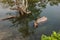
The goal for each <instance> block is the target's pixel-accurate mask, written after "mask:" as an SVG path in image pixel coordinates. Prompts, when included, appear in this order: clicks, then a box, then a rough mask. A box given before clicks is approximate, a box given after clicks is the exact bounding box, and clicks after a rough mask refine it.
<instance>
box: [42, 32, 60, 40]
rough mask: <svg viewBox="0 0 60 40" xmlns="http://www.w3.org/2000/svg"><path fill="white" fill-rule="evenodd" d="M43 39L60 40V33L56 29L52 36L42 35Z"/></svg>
mask: <svg viewBox="0 0 60 40" xmlns="http://www.w3.org/2000/svg"><path fill="white" fill-rule="evenodd" d="M41 40H60V33H56V32H55V31H54V32H53V33H52V34H51V36H46V35H42V37H41Z"/></svg>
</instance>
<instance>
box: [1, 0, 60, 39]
mask: <svg viewBox="0 0 60 40" xmlns="http://www.w3.org/2000/svg"><path fill="white" fill-rule="evenodd" d="M38 3H39V5H36V6H34V7H31V9H30V10H32V14H29V15H24V16H22V17H17V18H13V19H8V20H4V21H0V40H40V37H41V35H42V34H46V35H50V34H51V33H52V32H53V31H56V32H59V31H60V1H59V0H56V1H53V0H49V1H44V2H38ZM38 3H36V4H38ZM32 8H33V9H32ZM34 8H35V9H34ZM8 14H9V15H17V12H16V11H14V10H10V9H8V8H2V7H0V19H1V18H6V17H8V16H9V15H8ZM42 16H46V17H47V21H46V22H45V23H41V24H40V25H38V27H37V28H34V27H33V22H34V20H35V19H36V18H37V17H42Z"/></svg>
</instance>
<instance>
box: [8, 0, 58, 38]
mask: <svg viewBox="0 0 60 40" xmlns="http://www.w3.org/2000/svg"><path fill="white" fill-rule="evenodd" d="M48 2H50V4H52V5H55V4H58V2H57V1H56V2H54V1H52V0H49V1H48ZM46 5H47V2H43V3H42V2H41V3H40V4H38V6H39V7H40V8H41V7H42V8H43V9H44V8H46ZM35 6H36V5H35V4H34V5H33V4H31V5H29V10H31V11H32V13H31V14H28V15H23V16H19V17H16V18H13V19H9V20H10V21H11V22H12V23H13V26H20V28H19V32H21V33H22V35H23V36H24V37H27V36H29V35H31V34H33V33H34V29H32V30H31V28H30V27H29V25H28V23H29V22H30V21H32V20H35V19H36V18H37V17H39V16H40V13H41V12H42V11H43V10H41V9H38V10H37V9H36V8H35ZM21 26H22V27H21Z"/></svg>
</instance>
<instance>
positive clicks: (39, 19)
mask: <svg viewBox="0 0 60 40" xmlns="http://www.w3.org/2000/svg"><path fill="white" fill-rule="evenodd" d="M46 21H47V17H45V16H43V17H41V18H37V19H36V20H35V21H34V27H35V28H37V27H38V24H39V23H44V22H46Z"/></svg>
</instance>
